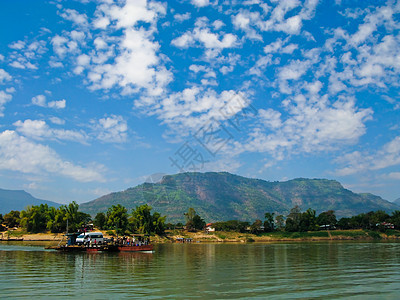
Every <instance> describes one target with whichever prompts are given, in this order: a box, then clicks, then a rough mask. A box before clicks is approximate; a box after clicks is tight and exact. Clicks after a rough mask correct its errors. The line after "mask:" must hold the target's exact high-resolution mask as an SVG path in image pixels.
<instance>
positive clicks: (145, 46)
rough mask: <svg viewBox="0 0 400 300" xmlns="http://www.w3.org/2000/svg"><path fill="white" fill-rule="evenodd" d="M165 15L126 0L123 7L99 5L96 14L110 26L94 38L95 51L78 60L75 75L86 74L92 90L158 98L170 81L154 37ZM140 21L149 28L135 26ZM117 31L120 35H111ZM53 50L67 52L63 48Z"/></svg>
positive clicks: (150, 5)
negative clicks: (140, 93)
mask: <svg viewBox="0 0 400 300" xmlns="http://www.w3.org/2000/svg"><path fill="white" fill-rule="evenodd" d="M165 13H166V11H165V6H164V5H159V4H156V3H153V2H149V3H147V1H127V2H126V3H124V4H122V5H119V4H113V3H111V2H109V3H108V2H105V3H103V4H102V5H100V6H98V8H97V9H96V12H95V15H96V16H97V18H102V19H104V18H107V20H108V22H109V25H108V26H106V28H105V26H102V28H103V27H104V28H103V29H104V31H101V32H100V33H99V34H98V35H95V36H94V37H93V38H94V46H95V48H96V51H91V52H90V53H88V54H82V55H80V56H78V57H77V60H76V63H77V66H76V68H75V70H74V72H75V74H85V73H84V72H85V71H86V72H87V73H86V74H85V75H87V79H88V81H87V82H88V84H89V87H90V88H91V89H93V90H98V89H105V90H109V89H112V88H121V89H122V91H121V93H122V94H123V95H127V94H133V93H139V92H144V93H145V94H146V93H147V94H148V95H150V96H156V95H161V94H162V93H163V92H164V89H165V87H166V85H167V84H168V83H169V82H170V81H171V80H172V73H171V72H170V71H168V70H167V69H166V68H165V67H164V66H163V62H162V61H161V58H160V56H159V55H158V52H159V47H160V46H159V44H158V43H157V41H155V40H154V37H153V34H154V32H155V30H156V22H157V20H158V17H159V16H160V15H163V14H165ZM140 22H144V23H147V24H148V25H149V27H147V26H146V27H144V26H137V25H138V23H140ZM102 28H101V29H102ZM120 30H122V35H118V37H115V36H113V32H115V31H120ZM64 43H65V41H61V42H58V43H57V45H64ZM53 44H55V43H53ZM58 48H60V46H58ZM58 48H56V49H58ZM56 51H58V52H61V53H65V52H66V50H65V49H64V48H62V47H61V50H56Z"/></svg>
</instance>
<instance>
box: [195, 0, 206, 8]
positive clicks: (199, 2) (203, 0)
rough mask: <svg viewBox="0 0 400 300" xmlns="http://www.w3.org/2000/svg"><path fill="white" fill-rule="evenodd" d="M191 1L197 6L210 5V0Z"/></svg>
mask: <svg viewBox="0 0 400 300" xmlns="http://www.w3.org/2000/svg"><path fill="white" fill-rule="evenodd" d="M191 3H192V4H193V5H194V6H196V7H205V6H208V5H210V1H209V0H191Z"/></svg>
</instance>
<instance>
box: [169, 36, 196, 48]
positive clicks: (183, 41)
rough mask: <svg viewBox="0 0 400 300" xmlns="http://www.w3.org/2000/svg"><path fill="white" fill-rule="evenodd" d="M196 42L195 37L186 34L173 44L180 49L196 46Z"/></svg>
mask: <svg viewBox="0 0 400 300" xmlns="http://www.w3.org/2000/svg"><path fill="white" fill-rule="evenodd" d="M194 41H195V39H194V37H193V35H192V34H191V33H189V32H185V33H184V34H182V35H181V36H179V37H177V38H176V39H173V40H172V41H171V44H172V45H174V46H175V47H178V48H188V47H190V46H192V45H193V44H194Z"/></svg>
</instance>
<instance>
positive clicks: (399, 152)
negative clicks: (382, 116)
mask: <svg viewBox="0 0 400 300" xmlns="http://www.w3.org/2000/svg"><path fill="white" fill-rule="evenodd" d="M336 163H337V164H338V165H341V166H342V167H340V168H338V169H337V170H336V174H337V175H339V176H347V175H353V174H358V173H361V172H370V171H375V170H382V169H386V168H388V167H393V166H398V165H400V137H399V136H397V137H395V138H393V139H392V140H391V141H389V142H388V143H386V144H385V145H383V146H382V147H381V148H380V149H378V150H377V151H373V152H370V151H365V152H361V151H354V152H351V153H347V154H345V155H342V156H341V157H339V158H338V159H337V160H336ZM397 173H398V172H392V173H389V174H388V175H387V176H388V177H390V178H391V179H396V177H397V175H398V174H397Z"/></svg>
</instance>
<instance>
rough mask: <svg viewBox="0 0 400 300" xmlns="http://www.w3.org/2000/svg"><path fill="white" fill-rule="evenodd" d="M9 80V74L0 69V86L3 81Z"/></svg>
mask: <svg viewBox="0 0 400 300" xmlns="http://www.w3.org/2000/svg"><path fill="white" fill-rule="evenodd" d="M11 79H12V77H11V75H10V74H8V73H7V72H6V71H4V70H3V69H0V84H3V83H4V82H5V81H10V80H11Z"/></svg>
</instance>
